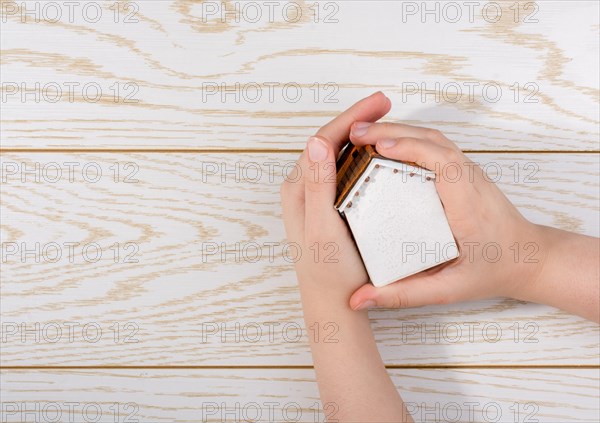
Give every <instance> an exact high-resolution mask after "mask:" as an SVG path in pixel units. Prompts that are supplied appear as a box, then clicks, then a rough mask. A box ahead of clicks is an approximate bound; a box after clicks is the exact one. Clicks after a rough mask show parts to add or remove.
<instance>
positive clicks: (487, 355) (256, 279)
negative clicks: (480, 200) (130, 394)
mask: <svg viewBox="0 0 600 423" xmlns="http://www.w3.org/2000/svg"><path fill="white" fill-rule="evenodd" d="M471 158H472V159H473V160H474V161H476V162H478V163H480V164H481V165H482V166H484V167H485V169H488V174H489V175H490V177H494V176H493V175H494V172H498V171H500V172H501V175H500V178H499V179H500V182H499V184H500V186H501V188H502V189H503V190H504V192H505V193H506V194H507V195H508V197H509V198H510V199H511V200H512V201H513V202H514V203H515V204H516V205H517V206H518V207H519V208H520V209H521V210H522V211H523V213H524V214H525V215H526V216H527V217H528V218H530V219H531V220H533V221H535V222H538V223H542V224H548V225H553V226H556V227H560V228H563V229H568V230H572V231H576V232H581V233H587V234H590V235H595V236H598V232H599V227H598V225H599V219H598V216H599V210H598V198H599V190H598V186H599V182H598V179H597V173H596V172H597V169H598V165H599V157H598V156H597V155H592V154H542V155H526V154H518V155H511V154H472V155H471ZM1 159H2V169H3V175H2V176H3V178H6V179H5V180H3V181H2V182H3V183H2V186H1V188H0V190H1V191H0V193H1V196H2V204H1V217H2V226H1V240H2V261H3V263H2V280H1V291H2V295H1V297H0V301H1V308H2V330H3V333H2V344H1V346H2V356H1V364H2V365H3V366H31V365H33V366H52V365H63V366H64V365H67V366H68V365H88V366H89V365H92V366H98V365H117V366H118V365H130V366H136V365H138V366H139V365H161V366H169V365H235V366H261V365H284V366H285V365H310V364H311V357H310V353H309V348H308V343H307V336H309V335H310V336H316V335H315V333H314V332H309V333H306V332H305V331H302V330H301V328H302V327H303V323H302V316H301V307H300V303H299V295H298V292H297V288H296V283H295V273H294V271H293V266H292V260H293V257H294V254H295V253H294V251H292V252H291V253H290V252H289V251H288V252H287V253H285V252H284V249H285V247H287V246H289V244H287V243H286V240H285V234H284V230H283V227H282V223H281V211H280V206H279V183H280V182H281V180H282V176H281V175H282V172H283V169H285V168H286V167H287V166H288V165H290V164H292V163H294V161H295V159H296V155H292V154H284V153H279V154H243V155H232V154H204V155H201V154H156V153H154V154H114V153H111V154H108V153H106V154H74V153H71V154H66V153H65V154H54V153H38V154H32V153H28V154H26V155H20V154H4V155H3V156H2V158H1ZM58 168H60V169H61V173H60V175H61V178H59V179H58V180H57V175H59V174H58V173H57V169H58ZM36 169H37V170H36ZM68 169H73V173H72V174H71V173H70V172H69V171H68ZM84 169H85V172H84V173H82V172H83V171H84ZM115 169H119V173H118V177H117V178H116V181H117V182H115ZM288 170H289V169H288ZM517 170H518V172H517ZM98 172H101V177H100V178H98V181H97V182H92V181H93V180H94V179H95V178H96V175H97V174H98ZM132 173H134V174H132ZM36 176H37V177H39V179H40V180H39V182H35V178H36ZM236 178H237V179H236ZM125 179H128V180H130V181H136V182H132V183H128V182H124V180H125ZM52 243H56V245H55V244H52ZM67 243H73V244H71V245H73V251H72V252H71V251H70V250H69V248H68V247H67V245H69V244H67ZM38 244H39V246H38ZM84 247H85V248H88V249H87V250H84ZM215 247H216V248H217V250H218V251H216V252H215V250H211V248H215ZM15 248H16V250H15ZM270 248H272V252H271V251H270ZM27 251H28V252H27ZM36 251H39V253H36ZM57 251H58V252H60V253H61V256H60V257H58V255H57ZM84 251H86V253H84ZM98 251H100V252H101V253H102V257H101V258H100V259H98V260H96V257H97V252H98ZM115 251H118V252H119V255H118V257H117V258H116V259H115V257H116V256H115ZM223 252H226V253H224V254H222V253H223ZM84 254H86V255H85V256H84ZM132 254H133V256H132V257H129V256H128V255H132ZM57 257H58V258H57ZM36 259H37V262H36ZM132 260H137V262H132ZM371 318H372V321H373V327H374V330H375V334H376V337H377V340H378V342H379V345H380V348H381V352H382V355H383V357H384V359H385V362H386V363H387V364H388V365H410V366H423V365H448V364H465V365H478V364H485V365H498V364H501V365H544V364H554V365H559V364H560V365H579V364H588V365H598V364H600V363H599V355H598V348H599V343H598V336H599V328H598V325H596V324H593V323H590V322H586V321H584V320H583V319H580V318H577V317H574V316H570V315H567V314H565V313H562V312H560V311H557V310H555V309H553V308H550V307H545V306H541V305H533V304H524V303H520V302H516V301H511V300H505V299H495V300H488V301H479V302H472V303H466V304H458V305H447V306H440V307H426V308H420V309H414V310H378V311H373V312H371ZM36 323H38V324H39V326H38V327H36ZM326 323H328V322H320V324H321V325H322V326H321V330H320V332H319V335H318V336H319V337H320V338H319V339H323V341H325V338H326V337H327V335H332V334H331V332H332V330H331V329H329V330H327V328H325V325H326ZM21 325H24V326H21ZM221 325H222V326H221ZM236 325H237V326H236ZM69 328H71V329H69ZM340 329H342V330H343V328H340ZM300 332H301V333H300ZM71 335H72V337H71ZM36 336H37V338H36Z"/></svg>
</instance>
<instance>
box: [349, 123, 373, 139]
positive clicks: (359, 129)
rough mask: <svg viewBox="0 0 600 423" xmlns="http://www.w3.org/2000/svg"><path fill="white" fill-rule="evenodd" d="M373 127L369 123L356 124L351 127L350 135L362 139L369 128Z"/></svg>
mask: <svg viewBox="0 0 600 423" xmlns="http://www.w3.org/2000/svg"><path fill="white" fill-rule="evenodd" d="M371 125H373V124H372V123H370V122H356V123H354V125H352V135H354V136H355V137H362V136H363V135H365V134H366V133H367V130H368V129H369V126H371Z"/></svg>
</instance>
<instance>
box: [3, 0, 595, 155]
mask: <svg viewBox="0 0 600 423" xmlns="http://www.w3.org/2000/svg"><path fill="white" fill-rule="evenodd" d="M25 3H26V4H28V5H29V10H31V9H33V7H34V6H33V5H32V4H35V3H36V2H25ZM38 3H39V2H38ZM59 3H60V2H59ZM134 3H135V4H137V6H138V7H139V10H138V12H137V14H136V16H135V17H136V18H137V19H138V20H139V22H137V23H124V22H123V19H124V18H125V16H126V14H127V13H128V12H131V11H132V9H128V10H126V9H125V3H121V13H120V15H119V16H120V17H119V19H118V20H117V21H118V22H115V21H114V8H113V9H111V7H112V6H111V5H112V4H113V2H106V3H103V7H104V8H103V18H102V19H101V20H100V21H99V22H97V23H92V22H88V21H86V20H85V19H83V18H82V14H81V10H82V7H83V6H81V7H79V8H78V9H77V13H75V14H74V20H73V22H69V20H68V16H69V15H68V13H67V10H66V9H65V10H63V11H64V13H63V18H62V20H60V21H59V22H56V23H51V22H47V21H44V20H41V21H40V22H35V21H34V18H33V17H32V16H29V18H28V19H27V18H26V21H25V22H22V18H21V15H20V13H21V10H20V9H21V8H22V4H23V3H22V2H3V4H4V5H10V6H11V8H10V11H11V12H10V13H9V12H8V11H7V10H6V9H3V10H4V12H3V16H2V19H3V20H5V21H6V22H3V24H2V51H1V57H2V81H3V82H4V83H17V84H18V85H19V86H20V84H21V83H25V84H26V85H25V89H26V90H28V92H29V94H28V95H29V97H27V98H26V99H25V101H24V102H22V101H21V99H20V98H21V97H20V95H16V96H12V95H11V96H9V97H8V98H7V100H6V101H3V104H2V106H3V107H2V109H3V110H2V121H1V123H2V128H1V135H2V147H3V148H46V147H52V148H79V149H81V148H84V149H85V148H92V149H94V148H126V147H135V148H144V149H152V148H164V147H171V148H198V147H202V148H216V149H220V148H232V149H235V148H300V147H302V145H303V144H304V142H305V139H306V137H307V135H308V134H311V133H312V132H314V131H315V129H316V128H318V127H319V126H320V125H322V124H323V123H325V122H327V121H328V120H330V119H331V118H332V117H334V116H335V115H337V114H338V113H339V112H340V111H341V110H342V109H344V108H345V107H347V106H348V105H350V104H351V103H353V102H354V101H356V100H358V99H359V98H361V97H363V96H365V95H368V94H370V93H371V92H373V91H375V90H383V91H385V92H386V93H387V94H388V95H389V96H390V97H391V98H392V100H393V102H394V110H393V111H392V112H391V114H390V115H389V117H388V119H390V120H394V121H403V122H406V123H410V124H416V125H423V126H433V127H437V128H439V129H441V130H443V131H444V132H446V133H447V134H448V135H449V136H450V137H451V138H452V139H454V140H456V141H457V142H459V143H460V145H461V146H462V147H463V148H467V149H471V150H477V149H484V150H496V149H501V150H507V149H518V150H523V149H525V150H598V136H599V134H598V123H599V121H598V114H599V102H598V93H599V91H598V78H597V75H598V71H599V69H598V51H599V50H600V48H599V45H598V31H599V25H598V18H597V17H598V3H597V2H592V1H568V2H567V1H551V2H537V3H535V2H530V3H531V4H530V5H529V6H527V4H528V3H527V2H513V1H504V2H499V4H501V7H502V18H501V19H500V20H499V21H498V22H496V23H490V22H487V21H486V20H485V19H483V17H482V16H483V15H482V11H481V10H480V9H481V8H479V9H477V10H476V12H475V15H474V19H473V21H472V22H471V21H470V17H469V14H468V10H467V9H464V10H463V11H462V12H463V15H464V18H463V19H461V20H460V21H459V22H457V23H450V22H448V21H445V20H443V19H442V20H441V22H439V23H436V22H434V21H433V19H434V18H433V17H432V16H430V17H429V18H427V21H426V23H422V22H421V15H420V12H419V14H417V15H414V16H413V15H411V16H407V18H406V22H405V23H403V22H402V16H403V14H402V13H403V9H402V8H403V6H402V2H391V1H369V2H368V3H367V2H365V1H349V2H321V3H320V5H319V6H317V8H318V9H319V10H320V12H321V13H320V15H319V18H318V22H317V23H315V22H313V20H314V10H315V7H314V6H311V5H312V4H313V3H312V2H306V3H305V2H303V1H298V2H297V4H300V5H301V7H302V10H303V15H302V19H300V20H299V21H298V22H286V21H285V20H284V19H283V15H282V10H283V6H284V3H280V4H279V6H276V7H275V9H274V10H275V14H274V17H273V20H272V22H270V21H269V17H268V16H269V14H268V9H267V8H266V6H264V5H263V7H261V12H262V14H263V19H262V20H260V21H259V22H257V23H251V22H250V21H249V20H250V15H249V12H248V14H247V15H243V16H245V18H242V19H241V21H240V22H239V23H236V22H235V21H234V20H233V19H232V18H231V17H230V18H229V19H228V20H227V21H226V22H222V21H221V18H220V16H219V15H217V16H210V17H208V18H207V20H206V21H205V22H204V21H203V19H204V18H203V11H202V5H201V3H200V2H190V1H184V0H178V1H173V2H170V1H148V2H134ZM515 3H516V4H517V5H518V6H519V13H520V15H519V17H518V18H517V23H515V8H514V5H515ZM40 4H41V3H40ZM228 4H229V6H228V7H234V6H233V4H232V3H228ZM259 4H262V3H260V2H259ZM327 4H330V6H326V5H327ZM416 4H417V5H419V4H420V3H418V2H416ZM439 4H440V5H441V3H439ZM483 4H484V3H482V5H483ZM533 4H536V5H537V6H536V7H537V8H538V10H537V12H535V16H530V15H531V13H533V11H534V9H533V6H532V5H533ZM331 5H333V6H331ZM13 6H14V7H15V8H16V9H14V10H16V12H14V13H13V12H12V11H13V8H12V7H13ZM311 7H312V9H311ZM440 7H441V6H440ZM511 7H512V8H511ZM336 9H337V11H336ZM332 12H334V16H333V18H335V19H337V22H335V23H332V22H325V18H326V16H328V14H329V13H332ZM48 13H49V12H48ZM90 13H91V12H90ZM290 13H291V15H290V17H289V19H288V21H290V20H294V16H293V12H290ZM444 13H446V12H444ZM447 13H448V14H449V13H450V12H449V11H448V12H447ZM485 17H486V18H487V20H488V21H489V20H494V19H493V18H494V12H493V11H488V12H487V14H486V15H485ZM526 17H530V18H532V19H536V20H537V21H538V22H537V23H524V22H523V20H524V19H525V18H526ZM364 34H368V36H365V35H364ZM37 82H39V83H40V86H41V87H42V88H41V90H42V91H44V89H43V87H44V86H45V85H46V84H48V83H57V84H59V86H61V87H62V89H63V90H64V92H63V96H62V97H60V98H61V100H60V101H58V102H56V103H51V102H49V101H46V100H44V99H43V98H42V101H40V102H39V103H38V102H35V101H34V100H32V97H31V96H32V95H33V93H34V92H35V91H36V90H37V89H36V87H35V84H36V83H37ZM66 83H79V84H80V86H79V87H82V86H83V85H84V84H87V83H96V84H98V86H100V88H101V92H102V94H103V95H102V98H101V99H100V100H99V101H98V102H95V103H92V102H88V101H86V99H85V97H84V96H83V95H82V93H81V88H78V89H76V90H75V95H74V97H73V100H71V99H70V98H69V96H68V95H67V88H66V85H65V84H66ZM115 83H118V84H119V85H120V91H119V95H117V96H116V100H117V101H116V102H115V94H114V91H111V88H110V87H113V86H114V84H115ZM126 83H134V84H136V85H137V87H138V88H139V91H138V92H137V94H135V96H134V99H135V100H138V101H137V102H124V101H125V97H126V96H127V95H128V94H130V93H132V92H133V88H132V87H129V88H127V87H125V86H124V84H126ZM237 83H239V84H241V85H242V86H245V84H249V83H257V84H262V88H261V89H260V92H261V93H262V98H261V99H260V100H259V101H257V102H253V100H250V98H253V97H254V95H255V94H256V90H255V89H253V88H252V87H251V86H250V85H248V86H247V89H243V90H242V92H243V94H244V95H246V97H247V98H244V96H243V95H242V97H241V98H240V99H239V100H236V99H235V98H234V97H233V96H231V95H229V96H226V97H225V98H224V99H222V98H221V96H220V93H219V94H215V95H212V94H210V93H211V90H212V89H213V88H212V87H213V86H212V85H206V84H217V89H218V91H219V92H221V91H223V90H231V89H234V90H235V87H236V84H237ZM267 83H279V84H281V85H280V86H279V87H277V88H275V90H274V94H273V98H272V99H271V98H270V96H269V91H268V88H267V86H265V85H264V84H267ZM286 83H294V84H298V86H300V87H301V90H300V93H301V94H300V99H299V100H298V101H297V102H292V101H291V100H290V101H288V100H286V98H285V97H284V95H283V93H282V86H283V84H286ZM315 83H318V84H320V85H319V87H320V88H319V89H318V90H317V91H318V92H319V98H318V99H315V98H314V93H315V89H314V84H315ZM327 83H333V84H334V85H335V86H336V87H337V88H339V91H338V92H337V94H335V95H334V96H333V97H332V99H334V100H335V101H336V102H329V101H325V96H327V95H328V94H332V93H333V88H331V87H326V86H325V84H327ZM436 83H439V86H436ZM450 83H457V84H459V87H460V90H461V92H462V93H463V96H462V98H461V99H460V100H459V101H456V102H454V100H453V99H452V98H450V97H452V93H453V92H454V91H453V89H452V87H451V86H450V85H447V84H450ZM472 83H479V84H481V85H480V86H479V88H476V89H475V97H473V98H470V96H469V95H468V84H472ZM486 83H493V84H497V86H499V87H501V89H502V95H501V96H500V99H499V101H497V102H492V101H488V100H486V99H485V98H484V97H482V95H481V86H483V85H484V84H486ZM528 83H532V84H535V85H536V86H537V87H538V88H539V91H538V92H537V94H535V96H534V99H535V100H537V103H527V102H524V96H526V95H527V94H528V92H529V91H528V90H532V89H533V88H532V86H526V84H528ZM403 84H404V85H403ZM406 84H416V86H417V87H418V91H419V93H418V94H416V95H409V96H408V97H406V98H403V93H407V92H408V91H409V90H410V89H412V88H409V85H406ZM421 84H424V85H423V86H422V85H421ZM514 84H518V86H519V87H520V98H519V100H518V101H515V99H514V89H513V90H511V88H510V87H511V86H514ZM311 87H313V88H311ZM527 87H529V88H527ZM5 90H8V88H6V89H5ZM113 90H114V88H113ZM445 90H446V91H445ZM37 91H39V90H37ZM47 91H48V96H49V97H52V91H53V88H52V87H50V88H48V90H47ZM421 91H422V93H423V94H424V95H426V101H423V100H422V99H421V97H420V95H421ZM435 92H438V93H440V92H446V93H447V94H448V95H447V97H446V98H445V99H444V98H443V97H442V99H441V100H435V99H434V93H435ZM5 94H6V93H5ZM204 94H206V97H203V95H204ZM90 96H92V94H90ZM293 96H294V90H293V89H292V91H290V93H289V97H290V98H291V97H293ZM494 96H495V94H494V90H492V91H490V92H489V95H488V98H492V97H494Z"/></svg>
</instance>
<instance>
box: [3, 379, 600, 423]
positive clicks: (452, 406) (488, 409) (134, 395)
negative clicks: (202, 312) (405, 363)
mask: <svg viewBox="0 0 600 423" xmlns="http://www.w3.org/2000/svg"><path fill="white" fill-rule="evenodd" d="M389 372H390V374H391V376H392V378H393V381H394V383H395V384H396V386H397V387H398V389H399V391H400V392H401V393H402V396H403V398H404V401H405V402H406V404H407V407H408V409H409V411H410V413H411V414H412V415H413V417H414V418H415V420H416V421H423V422H439V421H460V422H473V421H477V422H485V421H500V422H515V421H516V422H532V421H533V422H535V421H539V422H566V421H569V422H575V421H577V422H588V421H589V422H596V421H598V419H599V417H600V414H599V413H600V410H599V406H598V382H599V379H598V371H597V370H592V369H575V370H572V369H560V370H559V369H527V370H504V369H485V370H474V369H463V370H447V369H406V370H405V369H402V370H399V369H398V370H396V369H395V370H390V371H389ZM1 379H2V381H1V382H0V386H1V388H2V393H3V398H2V406H3V407H4V410H5V420H4V421H8V422H13V421H21V420H22V418H23V413H22V412H21V410H24V409H25V407H29V409H30V410H36V408H35V407H36V406H37V409H38V411H37V414H36V413H35V412H34V413H31V414H30V417H29V418H30V419H31V418H32V417H33V416H34V415H37V416H38V417H42V416H44V414H43V413H42V411H41V410H44V407H47V409H48V411H47V413H48V416H54V415H55V414H50V413H51V411H52V409H50V407H51V406H52V405H53V406H54V407H55V408H54V410H56V409H58V410H60V412H61V416H63V420H62V421H69V420H68V419H69V418H72V419H77V418H79V419H81V420H76V421H84V420H83V419H82V417H83V418H85V417H84V416H91V417H94V416H95V415H96V414H94V413H95V412H97V411H98V410H99V411H100V414H101V420H100V421H102V422H105V421H106V422H109V421H119V422H122V421H143V422H149V421H152V422H159V421H172V422H174V421H177V422H198V421H207V422H222V421H280V422H284V421H301V422H315V421H319V422H320V421H324V417H325V416H324V414H323V410H324V409H325V410H326V412H327V414H328V416H329V417H330V418H335V415H336V414H338V413H339V412H340V411H339V410H340V407H342V406H343V405H341V404H340V405H337V404H328V405H327V408H324V406H322V405H321V404H320V402H319V394H318V391H317V386H316V383H315V380H314V372H313V370H311V369H306V370H304V369H300V370H295V369H231V370H225V369H221V370H219V369H217V370H207V369H198V370H185V371H181V370H172V369H166V370H102V369H96V370H68V371H62V370H43V371H37V370H19V371H14V370H10V371H6V370H5V371H2V378H1ZM68 402H71V403H73V404H71V405H70V407H71V409H72V410H73V412H72V413H71V414H70V413H69V408H68V407H69V406H68V405H66V403H68ZM368 403H369V399H368V398H365V404H368ZM84 407H87V409H86V410H87V413H89V414H84V412H83V409H84ZM115 411H118V412H119V413H120V414H119V415H118V416H117V417H118V418H117V419H115ZM338 415H339V414H338ZM128 416H129V417H130V418H131V420H126V418H127V417H128ZM296 419H297V420H296ZM332 421H334V420H332Z"/></svg>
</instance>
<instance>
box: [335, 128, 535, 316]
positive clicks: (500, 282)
mask: <svg viewBox="0 0 600 423" xmlns="http://www.w3.org/2000/svg"><path fill="white" fill-rule="evenodd" d="M350 138H351V140H352V142H353V143H354V144H356V145H364V144H376V148H377V151H378V152H379V153H380V154H382V155H383V156H385V157H389V158H391V159H396V160H402V161H407V162H415V163H417V164H418V165H420V166H422V167H425V168H427V169H429V170H432V171H434V172H435V173H436V187H437V191H438V193H439V196H440V198H441V200H442V203H443V205H444V209H445V212H446V216H447V218H448V221H449V223H450V227H451V228H452V232H453V233H454V236H455V238H456V241H457V243H458V245H459V248H460V254H461V255H460V257H459V258H458V259H457V260H456V261H454V262H451V263H447V264H445V265H442V266H440V267H436V268H433V269H430V270H428V271H425V272H422V273H419V274H416V275H414V276H411V277H408V278H405V279H402V280H401V281H398V282H395V283H393V284H391V285H388V286H385V287H382V288H375V287H374V286H373V285H371V284H365V285H364V286H362V287H361V288H360V289H358V290H357V291H356V292H355V293H354V295H353V296H352V298H351V300H350V306H351V307H352V308H354V309H363V308H367V307H372V306H379V307H416V306H422V305H428V304H444V303H452V302H457V301H463V300H472V299H480V298H488V297H495V296H508V297H518V294H519V291H520V290H521V288H522V284H525V283H535V280H536V278H537V277H538V276H539V273H540V271H541V267H542V263H543V261H544V257H545V256H546V254H547V252H546V251H544V246H543V245H541V244H542V242H541V237H540V230H539V229H538V228H539V227H538V226H537V225H534V224H532V223H530V222H529V221H527V220H526V219H525V218H524V217H523V216H522V215H521V214H520V213H519V212H518V211H517V209H516V208H515V207H514V206H513V205H512V204H511V203H510V201H508V199H507V198H506V197H505V196H504V194H503V193H502V192H501V191H500V190H499V189H498V187H496V185H494V184H493V183H492V182H489V181H488V180H487V179H486V178H485V176H484V174H483V171H482V169H481V168H480V167H479V166H477V165H476V164H475V163H473V162H472V161H471V160H469V159H468V158H467V157H466V156H465V155H464V154H463V153H462V152H461V151H460V149H459V148H458V147H457V146H456V145H455V144H454V143H453V142H451V141H450V140H448V139H447V138H446V137H445V136H444V135H442V134H441V133H440V132H439V131H436V130H431V129H426V128H418V127H413V126H408V125H401V124H390V123H377V124H370V123H367V122H357V123H355V124H354V125H353V127H352V131H351V134H350ZM401 207H402V206H401V205H399V212H401ZM335 228H336V230H337V228H338V227H337V226H336V227H335ZM402 241H403V240H398V242H402ZM515 250H516V251H515ZM517 253H518V254H517Z"/></svg>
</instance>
